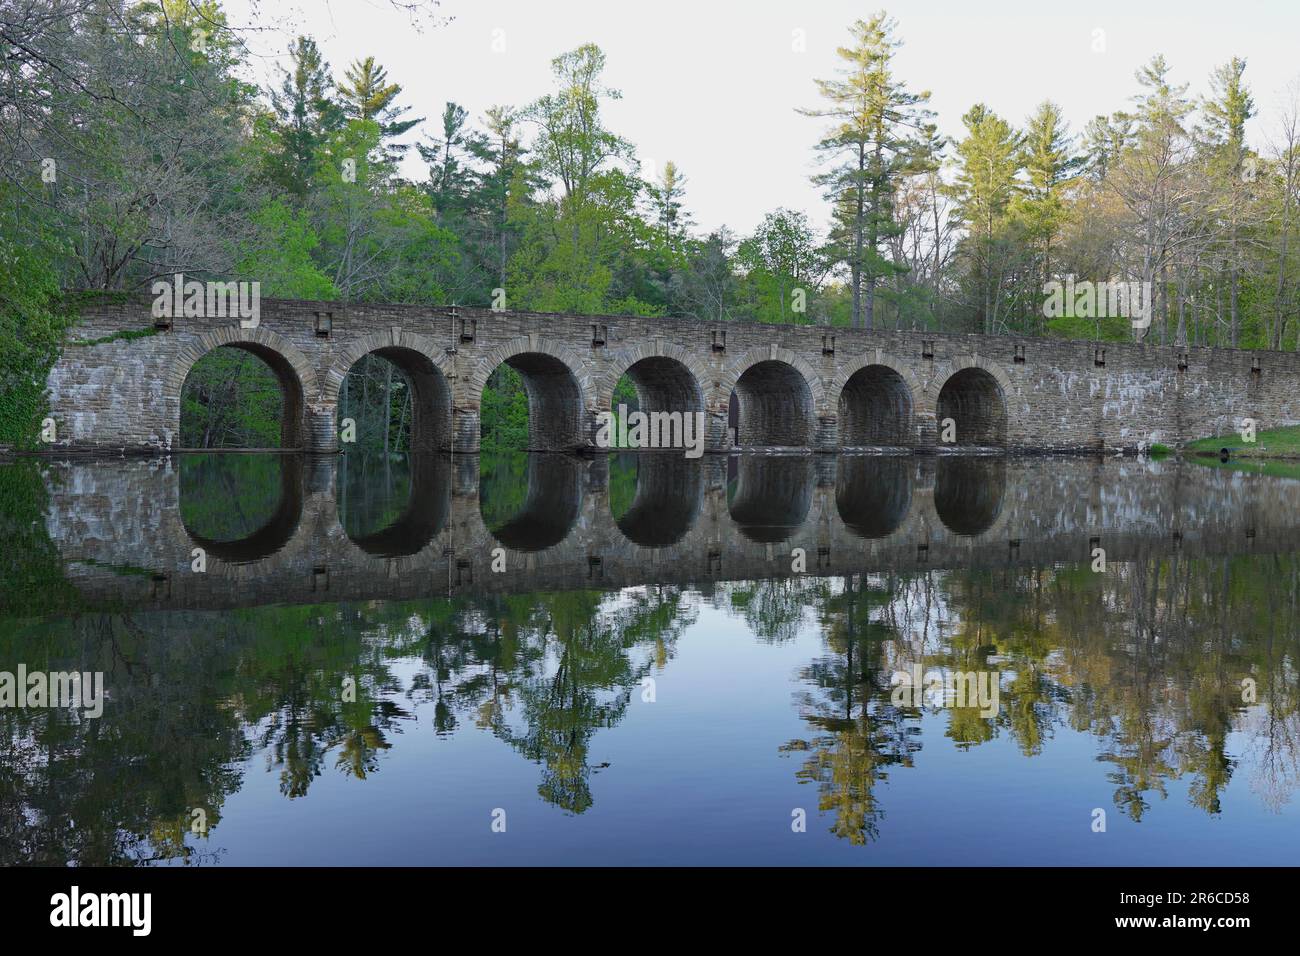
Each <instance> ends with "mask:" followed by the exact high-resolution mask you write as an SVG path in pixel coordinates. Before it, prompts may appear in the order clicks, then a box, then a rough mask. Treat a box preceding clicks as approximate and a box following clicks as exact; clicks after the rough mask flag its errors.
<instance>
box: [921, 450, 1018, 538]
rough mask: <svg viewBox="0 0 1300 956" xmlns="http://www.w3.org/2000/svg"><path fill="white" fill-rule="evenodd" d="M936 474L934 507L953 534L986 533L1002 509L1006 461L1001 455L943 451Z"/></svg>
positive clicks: (1005, 486) (1005, 484)
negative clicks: (950, 454) (964, 454)
mask: <svg viewBox="0 0 1300 956" xmlns="http://www.w3.org/2000/svg"><path fill="white" fill-rule="evenodd" d="M936 468H937V471H936V473H935V478H934V510H935V512H936V513H937V514H938V516H939V520H940V521H942V522H943V525H944V527H945V528H947V529H948V530H949V531H951V532H952V533H953V534H959V535H977V534H984V533H985V532H987V531H988V530H989V529H990V528H992V527H993V525H994V524H995V523H996V522H997V520H998V518H999V516H1000V515H1001V513H1002V499H1003V497H1004V496H1005V494H1006V489H1007V464H1006V460H1005V459H1003V458H1000V457H958V456H947V455H941V456H940V457H939V459H938V462H937V463H936Z"/></svg>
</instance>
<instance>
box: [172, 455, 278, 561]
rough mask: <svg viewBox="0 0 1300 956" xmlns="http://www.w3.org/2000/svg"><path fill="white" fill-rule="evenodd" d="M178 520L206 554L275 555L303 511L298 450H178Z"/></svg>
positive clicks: (230, 556) (254, 558)
mask: <svg viewBox="0 0 1300 956" xmlns="http://www.w3.org/2000/svg"><path fill="white" fill-rule="evenodd" d="M179 470H180V510H181V522H182V524H184V526H185V530H186V532H187V533H188V534H189V536H190V540H191V541H193V543H194V544H195V545H196V546H197V547H200V548H202V549H203V550H204V551H205V552H206V554H207V556H209V557H215V558H220V559H221V560H222V561H225V562H227V563H229V564H248V563H250V562H252V561H260V560H262V559H263V558H268V557H270V556H271V555H273V554H275V553H276V552H277V551H279V550H280V549H281V548H283V547H284V546H285V545H286V544H288V543H289V540H290V539H291V538H292V537H293V535H294V532H295V531H296V530H297V529H298V522H299V520H300V519H301V516H302V501H303V470H302V459H301V458H300V457H299V456H297V455H182V456H180V459H179Z"/></svg>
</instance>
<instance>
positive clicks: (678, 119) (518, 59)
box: [224, 0, 1300, 234]
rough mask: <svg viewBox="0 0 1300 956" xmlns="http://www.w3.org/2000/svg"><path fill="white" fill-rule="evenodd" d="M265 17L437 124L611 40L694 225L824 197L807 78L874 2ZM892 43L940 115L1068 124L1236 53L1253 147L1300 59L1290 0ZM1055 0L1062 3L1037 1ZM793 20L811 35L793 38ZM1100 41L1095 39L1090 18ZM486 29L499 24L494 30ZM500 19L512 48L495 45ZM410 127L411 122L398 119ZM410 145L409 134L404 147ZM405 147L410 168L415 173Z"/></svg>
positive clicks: (475, 114)
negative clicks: (1140, 76) (1150, 83)
mask: <svg viewBox="0 0 1300 956" xmlns="http://www.w3.org/2000/svg"><path fill="white" fill-rule="evenodd" d="M253 5H256V9H259V10H260V18H259V19H258V20H257V21H256V22H260V23H263V24H267V23H270V24H273V25H274V27H275V29H272V30H268V31H265V32H263V33H260V34H258V35H256V36H254V37H253V39H252V43H251V46H252V49H253V51H254V52H255V53H256V54H257V55H258V60H257V63H258V66H257V67H256V69H259V70H260V71H261V72H262V77H255V78H258V79H261V78H265V77H266V76H270V75H273V74H274V68H275V65H276V64H277V63H278V62H283V59H284V58H283V57H282V53H283V50H284V47H285V46H286V45H287V42H288V39H289V38H290V37H291V36H292V35H293V34H294V33H297V32H302V33H307V34H310V35H312V36H314V37H315V38H316V40H317V42H318V43H319V44H320V46H321V49H322V51H323V53H324V55H325V57H326V59H327V60H328V62H329V64H330V66H331V68H332V69H333V72H334V74H335V76H336V77H341V75H342V73H343V68H344V67H345V66H346V65H347V64H348V63H350V62H351V61H352V60H353V59H357V58H360V57H364V56H366V55H374V56H375V58H376V59H377V60H378V61H379V62H380V63H382V64H383V65H384V66H386V67H387V68H388V73H389V78H390V80H392V81H394V82H397V83H400V84H402V86H403V87H404V92H403V95H402V98H401V102H403V103H405V104H407V105H410V106H412V107H413V111H412V114H411V115H419V116H424V117H426V119H427V122H426V124H425V125H424V127H422V128H423V129H426V130H427V131H428V133H429V134H430V135H437V127H438V122H437V121H438V118H439V116H440V115H441V112H442V107H443V103H444V102H445V101H447V100H449V99H451V100H455V101H456V102H457V103H460V104H461V105H462V106H464V107H465V108H466V109H468V110H469V113H470V116H471V118H472V119H474V120H478V119H479V118H481V116H482V113H483V110H484V109H485V108H486V107H488V106H491V105H493V104H496V103H506V104H511V105H514V106H522V105H524V104H525V103H527V102H528V101H530V100H531V99H534V98H536V97H537V96H538V95H540V94H541V93H543V92H545V91H547V90H549V89H550V88H551V74H550V60H551V59H552V58H553V57H554V56H556V55H558V54H559V53H562V52H564V51H566V50H569V49H572V48H573V47H576V46H578V45H579V44H581V43H584V42H587V41H591V42H594V43H596V44H597V45H598V46H600V48H601V49H602V50H604V52H605V54H606V57H607V59H608V69H607V73H606V81H607V83H608V85H610V86H613V87H614V88H616V89H619V90H621V91H622V92H623V99H622V100H621V101H619V102H616V103H613V104H611V105H610V107H609V108H608V111H607V115H606V122H607V124H608V125H609V127H610V128H611V129H612V130H614V131H615V132H616V133H619V134H620V135H622V136H624V137H625V138H627V139H629V140H631V141H632V143H633V144H634V145H635V146H636V149H637V152H638V155H639V157H640V158H641V160H642V162H643V163H645V162H648V161H650V160H654V161H656V162H657V163H658V164H660V165H661V164H662V163H663V162H664V161H665V160H668V159H671V160H673V161H674V162H676V163H677V165H678V166H679V167H680V169H681V170H682V172H683V173H684V175H685V176H686V177H687V193H686V206H687V208H688V210H689V211H690V212H691V214H692V216H693V218H694V219H695V221H696V222H697V223H698V225H699V227H700V228H702V229H712V228H715V227H717V226H719V225H722V224H724V223H725V224H727V225H728V226H730V227H731V228H732V229H733V230H735V231H736V232H737V233H740V234H744V233H746V232H748V231H750V230H752V229H753V227H754V226H755V225H756V224H757V223H758V222H759V221H760V220H761V219H762V217H763V215H764V214H765V213H767V212H769V211H771V210H772V209H775V208H776V207H778V206H786V207H788V208H792V209H802V210H804V211H805V212H807V213H808V214H809V216H810V217H811V218H812V220H813V222H814V223H817V224H819V225H821V224H824V223H825V221H826V219H827V207H826V203H825V202H824V201H823V200H822V198H821V196H820V195H819V192H818V190H817V188H816V187H814V186H813V185H812V184H811V183H810V182H809V179H808V177H809V175H810V174H811V173H813V172H814V171H815V170H816V165H815V161H814V154H813V151H812V145H813V143H814V142H816V140H817V139H818V137H819V135H820V132H821V130H822V122H823V121H820V120H817V119H811V118H808V117H803V116H799V115H798V114H797V113H796V112H795V108H796V107H801V106H802V107H815V106H817V105H819V104H818V97H817V93H816V88H815V86H814V83H813V80H814V78H815V77H827V76H831V75H832V73H833V70H834V69H835V66H836V59H837V58H836V57H835V55H834V51H835V47H836V46H837V45H840V44H842V43H843V42H844V41H845V40H846V39H847V36H848V32H847V28H848V26H849V24H850V23H852V21H853V20H854V19H857V18H865V17H867V16H868V15H869V14H870V12H871V11H872V10H874V9H877V4H876V3H867V4H863V3H850V2H841V0H804V2H802V3H795V2H790V0H787V2H773V0H744V2H741V0H691V2H686V0H658V2H656V3H636V4H632V3H626V2H622V3H620V2H617V0H443V3H442V5H441V7H440V8H439V13H440V14H441V15H444V16H448V17H452V18H453V19H452V20H451V22H450V23H448V24H446V25H444V26H435V27H426V28H425V29H424V30H423V32H417V31H416V30H414V29H412V27H411V24H410V20H409V18H408V17H407V15H406V14H404V13H403V12H401V11H399V10H395V9H393V8H392V7H391V6H390V5H389V4H388V2H387V0H225V3H224V6H225V8H226V10H227V12H228V13H229V14H230V19H231V22H232V24H236V25H240V24H248V23H249V22H250V14H249V12H248V11H249V10H250V7H251V6H253ZM886 9H887V10H888V11H889V12H890V14H891V15H892V16H893V17H894V18H895V19H896V20H897V21H898V35H899V36H900V37H901V38H902V40H903V42H904V46H903V47H902V49H901V50H900V51H899V54H898V57H897V59H896V67H897V73H898V75H899V76H900V77H901V78H903V79H904V80H905V81H906V82H907V84H908V86H909V87H910V88H911V89H913V90H922V89H929V90H930V91H931V94H932V95H931V99H930V108H931V109H933V110H935V111H936V113H937V120H938V123H939V127H940V129H941V130H942V131H943V132H945V133H947V134H949V135H957V134H959V133H960V131H961V115H962V114H963V113H964V112H965V111H966V110H967V109H969V108H970V106H971V105H972V104H973V103H975V102H977V101H983V102H985V103H987V104H988V105H989V106H990V107H992V108H993V109H994V110H995V111H996V112H998V113H1000V114H1001V115H1003V116H1005V117H1006V118H1008V119H1009V120H1011V121H1013V122H1015V123H1017V124H1019V123H1022V122H1023V120H1024V118H1025V117H1026V116H1027V115H1028V114H1029V112H1030V111H1031V110H1032V109H1033V107H1034V106H1035V105H1036V104H1037V103H1038V102H1039V101H1041V100H1042V99H1044V98H1051V99H1054V100H1056V101H1057V102H1058V103H1060V104H1061V105H1062V107H1064V109H1065V113H1066V115H1067V117H1069V119H1070V125H1071V129H1072V131H1074V132H1076V133H1078V132H1081V131H1082V129H1083V126H1084V125H1085V124H1086V123H1087V121H1088V120H1089V119H1090V118H1091V117H1092V116H1094V115H1096V114H1098V113H1112V112H1114V111H1116V110H1118V109H1124V108H1127V107H1128V106H1129V98H1130V97H1131V96H1132V95H1133V94H1134V93H1135V92H1136V90H1137V85H1136V82H1135V81H1134V79H1133V73H1134V71H1135V70H1136V69H1137V68H1138V67H1139V66H1140V65H1141V64H1143V63H1144V62H1146V61H1147V60H1148V59H1149V58H1150V57H1151V55H1152V54H1154V53H1157V52H1161V53H1164V55H1165V57H1166V59H1167V60H1168V61H1169V62H1170V64H1171V65H1172V67H1173V75H1174V78H1175V79H1176V81H1178V82H1190V84H1191V88H1190V92H1191V93H1192V94H1193V95H1200V94H1202V93H1205V92H1207V91H1208V85H1207V78H1208V76H1209V73H1210V71H1211V70H1212V69H1213V68H1214V67H1215V66H1216V65H1218V64H1221V63H1223V62H1225V61H1227V60H1228V59H1229V58H1231V57H1232V56H1234V55H1237V56H1242V57H1245V58H1246V60H1247V62H1248V66H1247V70H1246V77H1247V80H1248V83H1249V84H1250V86H1251V88H1252V90H1253V92H1254V95H1255V102H1256V106H1257V109H1258V112H1259V115H1258V117H1257V118H1256V119H1255V120H1254V121H1253V122H1252V124H1251V130H1250V133H1251V142H1252V145H1254V146H1256V147H1257V148H1259V147H1262V146H1263V145H1264V139H1265V137H1266V136H1267V135H1268V134H1269V132H1270V131H1271V128H1272V126H1273V122H1274V117H1275V115H1276V110H1277V108H1278V106H1279V105H1280V102H1281V100H1282V98H1283V95H1284V93H1285V89H1286V87H1287V85H1288V84H1289V83H1291V82H1292V81H1293V79H1294V78H1295V77H1296V75H1297V74H1300V62H1297V59H1296V54H1295V51H1296V48H1297V44H1298V43H1300V3H1295V2H1294V0H1271V2H1267V0H1235V2H1232V3H1223V2H1222V0H1181V2H1153V0H1126V2H1111V0H1094V2H1090V3H1077V4H1072V5H1070V6H1069V7H1066V6H1065V5H1064V4H1061V3H1059V2H1053V0H1038V2H1032V0H967V2H962V0H925V2H919V0H908V2H894V3H892V4H889V5H888V6H886ZM1049 10H1060V11H1061V12H1047V11H1049ZM795 30H802V31H804V36H805V38H806V50H805V52H795V51H794V50H793V49H792V39H793V37H794V31H795ZM1096 30H1102V31H1104V40H1105V52H1103V53H1096V52H1093V49H1092V47H1093V43H1094V31H1096ZM494 31H504V33H502V34H495V33H494ZM494 36H497V37H499V38H503V39H504V42H505V50H504V52H493V49H492V45H493V39H494ZM408 138H409V137H408ZM413 152H414V151H412V153H413ZM421 165H422V164H420V163H419V162H418V159H417V160H414V165H413V167H412V168H408V169H406V170H405V172H406V174H407V175H408V176H417V175H420V171H419V167H420V166H421Z"/></svg>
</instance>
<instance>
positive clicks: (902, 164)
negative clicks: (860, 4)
mask: <svg viewBox="0 0 1300 956" xmlns="http://www.w3.org/2000/svg"><path fill="white" fill-rule="evenodd" d="M894 28H895V22H894V21H893V20H892V19H890V18H888V17H887V16H886V15H885V14H884V13H877V14H876V15H874V16H873V17H872V18H871V19H870V20H867V21H863V20H858V21H856V22H855V23H854V24H853V26H852V27H851V29H850V32H851V34H852V37H853V41H854V45H853V46H851V47H840V48H838V49H837V50H836V54H837V55H838V56H839V58H840V59H841V60H842V61H844V63H845V64H846V66H845V67H843V68H842V69H841V71H840V73H841V77H842V78H841V79H835V80H818V81H817V87H818V89H819V90H820V91H821V94H822V96H823V97H824V98H825V99H827V100H829V101H830V103H831V106H830V107H828V108H826V109H821V110H802V111H801V112H802V113H803V114H804V115H807V116H818V117H830V118H831V119H833V120H834V121H835V122H834V125H833V126H832V127H831V129H830V131H829V132H828V133H827V135H826V136H825V137H823V138H822V140H821V141H820V142H818V144H817V149H818V151H819V152H821V153H823V154H824V155H825V157H826V158H827V161H829V162H834V163H836V165H835V166H833V167H832V168H831V169H829V170H828V171H827V172H825V173H821V174H819V175H817V176H815V177H814V182H816V183H818V184H819V185H823V186H825V187H826V195H827V198H828V199H830V200H831V202H832V203H833V204H834V215H835V223H836V230H835V232H834V234H833V236H832V239H833V241H834V242H835V244H836V249H837V252H836V256H837V258H838V259H839V261H841V262H844V263H846V264H847V265H848V268H849V273H850V277H851V278H850V285H851V288H852V291H853V308H852V325H853V326H854V327H855V328H856V327H858V326H859V325H862V324H865V327H866V328H873V326H874V309H875V293H876V285H877V282H878V281H879V280H880V279H882V278H885V277H888V276H892V275H894V274H896V273H897V272H898V271H899V269H900V266H898V265H897V264H896V263H894V262H891V261H889V260H888V259H887V258H885V256H883V255H882V252H881V248H880V246H881V243H882V242H884V241H886V240H887V239H888V238H890V237H891V236H893V235H895V234H896V233H897V232H898V226H897V223H896V222H895V220H894V214H893V199H894V194H895V191H896V189H897V186H898V183H899V180H900V179H901V178H902V177H903V176H904V175H905V174H906V172H907V171H908V170H909V169H911V168H913V166H914V164H915V162H916V152H917V147H918V143H917V140H916V137H917V135H918V134H919V133H920V132H921V130H922V128H923V124H924V120H925V118H926V117H928V115H929V113H928V112H927V111H924V110H921V109H919V108H918V104H921V103H924V102H926V101H927V100H928V99H929V96H930V94H929V93H928V92H924V93H909V92H908V91H907V89H906V87H905V86H904V84H903V83H902V82H901V81H899V80H897V79H896V78H895V77H894V75H893V71H892V66H891V63H892V60H893V57H894V52H895V50H897V48H898V47H899V45H900V42H899V41H898V40H896V39H895V38H894ZM864 285H865V287H866V295H865V302H864V297H863V286H864Z"/></svg>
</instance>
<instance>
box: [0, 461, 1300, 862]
mask: <svg viewBox="0 0 1300 956" xmlns="http://www.w3.org/2000/svg"><path fill="white" fill-rule="evenodd" d="M0 522H4V524H3V525H2V526H0V530H2V531H3V533H4V537H5V548H4V550H5V554H4V557H3V558H2V559H0V672H10V673H16V672H17V670H18V668H19V666H20V665H21V666H23V667H25V669H26V671H27V672H28V673H32V672H36V671H44V672H52V671H69V670H77V671H86V672H102V673H103V674H104V687H105V698H106V699H105V700H104V702H103V713H102V716H100V717H98V718H90V717H87V716H85V715H84V713H83V712H82V711H81V710H78V709H77V708H76V707H64V708H59V709H50V708H46V709H34V708H19V707H6V708H4V709H0V863H4V864H15V863H40V864H60V865H61V864H67V863H78V864H132V863H151V864H189V865H196V864H198V865H211V864H217V865H222V864H339V863H343V864H346V863H365V864H556V863H559V864H727V863H738V864H759V863H775V864H783V863H789V864H846V865H862V864H865V865H874V864H883V865H889V864H962V865H999V864H1157V863H1159V864H1207V865H1217V864H1251V865H1262V864H1294V863H1295V862H1296V860H1297V859H1300V806H1298V804H1300V794H1297V788H1298V787H1300V670H1298V668H1297V659H1298V655H1300V638H1298V636H1297V635H1298V634H1300V627H1298V624H1297V622H1298V621H1300V616H1298V615H1297V609H1296V602H1297V594H1298V593H1300V586H1298V585H1300V559H1298V553H1300V481H1297V480H1296V479H1294V478H1291V477H1287V476H1285V475H1266V474H1247V473H1242V472H1239V471H1235V470H1231V469H1226V468H1217V467H1207V466H1204V465H1200V464H1196V463H1182V462H1177V461H1165V462H1151V461H1137V460H1133V459H1126V460H1118V459H1111V460H1106V461H1103V460H1094V459H1080V458H1075V459H1002V458H979V457H975V458H958V457H949V458H945V457H940V458H937V459H936V458H924V459H922V458H913V457H899V458H887V457H886V458H881V457H876V458H870V457H859V458H853V457H840V458H834V457H829V458H828V457H820V456H818V457H813V456H805V457H798V456H792V457H776V458H752V457H745V458H730V459H727V458H714V457H710V458H708V459H705V460H702V461H688V460H686V459H683V458H680V457H676V456H669V455H652V454H643V455H641V456H636V455H623V456H613V457H610V458H608V459H606V458H598V459H595V460H589V459H577V458H567V457H561V456H527V455H514V456H499V457H484V458H482V459H481V460H480V459H477V458H458V459H455V460H451V459H446V458H430V459H424V460H409V459H406V458H393V459H389V460H378V459H375V458H369V459H367V458H365V457H362V456H347V457H343V458H340V459H329V460H309V459H299V458H295V457H289V456H253V455H212V456H183V457H180V458H176V459H172V460H169V461H160V462H143V461H117V462H87V463H63V464H46V463H37V462H32V461H21V462H18V463H15V464H10V465H0ZM904 674H905V675H907V681H904V680H903V678H902V677H901V676H900V675H904ZM917 678H919V679H920V681H921V684H922V686H921V687H919V688H915V693H913V692H912V691H913V688H912V687H911V686H910V684H909V682H910V681H913V680H916V679H917ZM959 678H960V679H959ZM932 679H933V680H932ZM1102 819H1104V824H1105V829H1104V832H1098V827H1099V822H1098V821H1100V820H1102ZM801 821H802V822H803V825H802V826H801V825H800V824H801ZM502 829H504V832H500V831H501V830H502ZM196 830H197V831H198V832H195V831H196Z"/></svg>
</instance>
